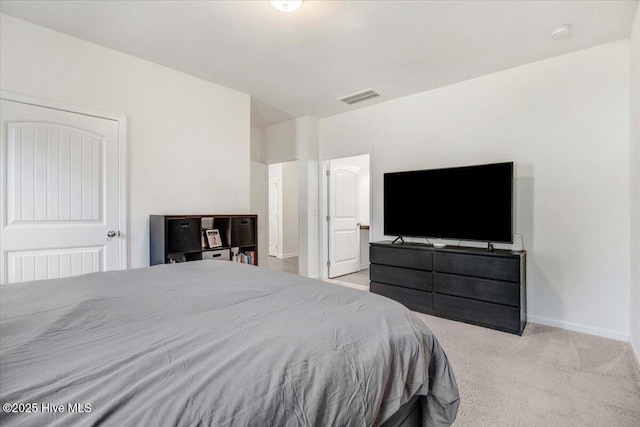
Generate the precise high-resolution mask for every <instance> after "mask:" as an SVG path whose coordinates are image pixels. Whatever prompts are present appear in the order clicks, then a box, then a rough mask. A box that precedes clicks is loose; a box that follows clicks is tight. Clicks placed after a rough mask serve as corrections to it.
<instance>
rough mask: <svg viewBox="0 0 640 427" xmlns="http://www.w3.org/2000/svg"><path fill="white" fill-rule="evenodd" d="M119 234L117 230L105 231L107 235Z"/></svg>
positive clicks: (114, 235)
mask: <svg viewBox="0 0 640 427" xmlns="http://www.w3.org/2000/svg"><path fill="white" fill-rule="evenodd" d="M119 235H120V232H119V231H114V230H109V231H107V237H116V236H119Z"/></svg>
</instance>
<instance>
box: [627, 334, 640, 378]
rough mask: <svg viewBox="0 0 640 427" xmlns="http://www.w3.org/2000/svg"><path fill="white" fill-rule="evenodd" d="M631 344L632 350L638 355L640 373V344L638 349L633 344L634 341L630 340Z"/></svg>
mask: <svg viewBox="0 0 640 427" xmlns="http://www.w3.org/2000/svg"><path fill="white" fill-rule="evenodd" d="M629 343H631V349H632V350H633V351H634V353H635V354H636V362H637V366H638V370H639V371H640V344H639V345H638V346H637V347H636V346H635V345H634V343H633V340H629Z"/></svg>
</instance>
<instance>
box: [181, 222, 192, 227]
mask: <svg viewBox="0 0 640 427" xmlns="http://www.w3.org/2000/svg"><path fill="white" fill-rule="evenodd" d="M189 225H191V224H190V223H188V222H181V223H180V227H188V226H189Z"/></svg>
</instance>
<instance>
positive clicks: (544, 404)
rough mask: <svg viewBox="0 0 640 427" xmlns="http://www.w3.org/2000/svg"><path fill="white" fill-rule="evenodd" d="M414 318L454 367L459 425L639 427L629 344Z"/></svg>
mask: <svg viewBox="0 0 640 427" xmlns="http://www.w3.org/2000/svg"><path fill="white" fill-rule="evenodd" d="M327 281H328V282H331V283H336V284H340V285H343V286H349V287H352V288H355V289H360V290H363V291H368V290H369V289H368V288H369V287H368V286H362V285H360V284H355V283H347V282H344V281H340V280H327ZM415 314H416V315H417V316H418V317H419V318H420V319H421V320H422V321H424V322H425V323H426V325H427V326H428V327H429V329H431V331H432V332H433V333H434V334H435V336H436V337H437V338H438V341H440V344H441V345H442V348H444V351H445V352H446V353H447V357H448V358H449V361H450V363H451V365H452V366H453V372H454V374H455V376H456V380H457V382H458V388H459V390H460V398H461V402H460V409H459V411H458V418H457V419H456V422H455V423H454V426H474V427H475V426H481V427H483V426H487V427H502V426H514V427H515V426H518V427H520V426H536V427H537V426H540V427H543V426H544V427H551V426H561V427H568V426H594V427H623V426H633V427H640V367H639V366H638V362H637V359H636V356H635V355H634V354H633V350H632V349H631V345H630V344H629V343H626V342H622V341H615V340H610V339H606V338H600V337H596V336H593V335H586V334H581V333H578V332H572V331H567V330H565V329H558V328H553V327H550V326H543V325H538V324H535V323H529V324H527V327H526V329H525V331H524V334H523V335H522V336H521V337H519V336H517V335H512V334H507V333H504V332H498V331H494V330H492V329H487V328H481V327H478V326H473V325H468V324H466V323H462V322H454V321H451V320H447V319H441V318H439V317H433V316H427V315H426V314H422V313H415Z"/></svg>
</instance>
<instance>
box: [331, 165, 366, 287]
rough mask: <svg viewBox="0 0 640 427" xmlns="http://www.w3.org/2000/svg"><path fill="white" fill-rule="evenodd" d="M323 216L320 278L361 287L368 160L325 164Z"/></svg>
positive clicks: (362, 281) (362, 279)
mask: <svg viewBox="0 0 640 427" xmlns="http://www.w3.org/2000/svg"><path fill="white" fill-rule="evenodd" d="M324 167H325V170H326V171H327V172H326V178H327V179H326V182H325V185H324V188H325V189H326V197H323V198H322V200H323V205H324V206H323V212H324V213H325V215H326V219H327V221H326V227H324V232H323V240H324V242H323V243H324V244H323V246H324V248H325V249H326V251H325V252H324V253H325V258H326V261H327V262H326V269H325V271H324V275H323V276H324V277H327V278H330V279H338V280H340V281H347V282H353V283H356V284H358V285H361V284H362V283H364V282H367V283H368V276H369V272H368V268H369V241H370V226H369V224H370V206H371V172H370V170H371V156H370V155H369V154H363V155H359V156H352V157H344V158H339V159H331V160H327V161H326V162H325V164H324Z"/></svg>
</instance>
